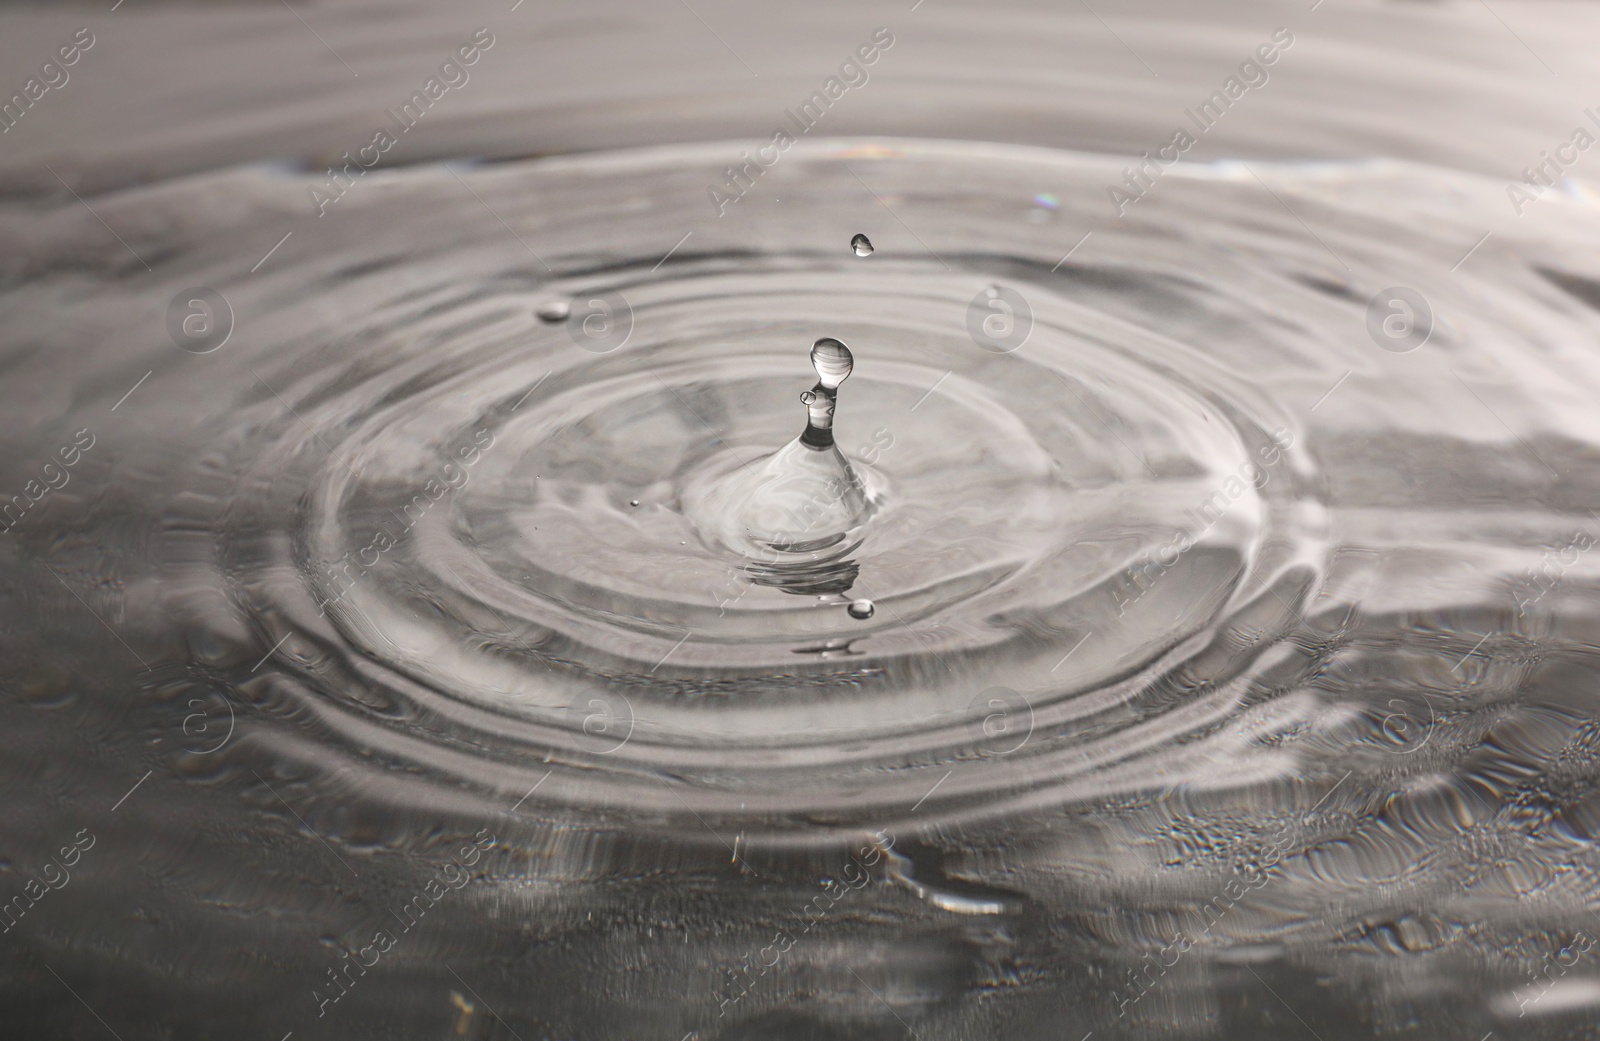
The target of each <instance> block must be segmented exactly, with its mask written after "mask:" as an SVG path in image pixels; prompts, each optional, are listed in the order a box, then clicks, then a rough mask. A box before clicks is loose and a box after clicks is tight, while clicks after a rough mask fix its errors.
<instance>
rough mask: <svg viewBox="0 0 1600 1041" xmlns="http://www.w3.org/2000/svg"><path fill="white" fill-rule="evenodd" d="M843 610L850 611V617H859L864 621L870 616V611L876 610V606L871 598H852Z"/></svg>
mask: <svg viewBox="0 0 1600 1041" xmlns="http://www.w3.org/2000/svg"><path fill="white" fill-rule="evenodd" d="M845 610H846V611H849V612H850V617H851V618H859V619H861V620H862V621H865V620H866V619H868V618H871V617H872V612H874V611H876V610H877V608H876V607H874V606H873V604H872V601H871V600H852V601H850V606H849V607H847V608H845Z"/></svg>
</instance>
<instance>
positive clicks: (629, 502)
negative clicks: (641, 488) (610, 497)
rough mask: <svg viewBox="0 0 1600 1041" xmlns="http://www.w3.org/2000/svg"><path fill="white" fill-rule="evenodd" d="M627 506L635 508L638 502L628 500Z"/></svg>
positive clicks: (636, 500)
mask: <svg viewBox="0 0 1600 1041" xmlns="http://www.w3.org/2000/svg"><path fill="white" fill-rule="evenodd" d="M628 505H629V506H637V505H639V500H638V499H630V500H628Z"/></svg>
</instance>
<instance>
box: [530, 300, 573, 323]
mask: <svg viewBox="0 0 1600 1041" xmlns="http://www.w3.org/2000/svg"><path fill="white" fill-rule="evenodd" d="M533 313H534V314H536V315H538V316H539V321H541V322H550V323H551V324H554V323H556V322H564V321H566V320H567V315H569V314H571V313H572V305H571V304H569V303H567V302H566V301H565V300H552V301H550V302H549V303H547V304H540V305H539V306H538V307H537V308H535V309H534V312H533Z"/></svg>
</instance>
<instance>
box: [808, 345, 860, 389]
mask: <svg viewBox="0 0 1600 1041" xmlns="http://www.w3.org/2000/svg"><path fill="white" fill-rule="evenodd" d="M855 364H856V360H855V358H854V357H852V356H851V354H850V348H848V347H846V346H845V345H844V343H843V341H841V340H835V339H834V338H833V337H831V336H824V337H823V338H822V339H820V340H818V341H817V342H816V343H814V344H812V345H811V367H812V368H814V369H816V370H817V379H818V380H819V381H820V382H821V383H822V386H823V389H825V390H837V389H839V384H841V383H843V382H844V381H845V380H846V379H848V378H849V376H850V370H851V369H853V368H854V367H855Z"/></svg>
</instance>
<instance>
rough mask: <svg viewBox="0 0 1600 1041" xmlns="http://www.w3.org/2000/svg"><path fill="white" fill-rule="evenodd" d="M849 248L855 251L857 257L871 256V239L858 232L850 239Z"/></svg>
mask: <svg viewBox="0 0 1600 1041" xmlns="http://www.w3.org/2000/svg"><path fill="white" fill-rule="evenodd" d="M850 248H851V249H853V250H855V251H856V256H858V257H870V256H872V240H871V239H869V238H867V237H866V236H865V235H862V234H860V233H857V234H856V237H855V238H853V239H851V240H850Z"/></svg>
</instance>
